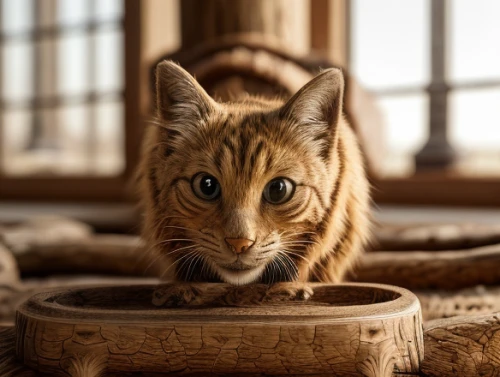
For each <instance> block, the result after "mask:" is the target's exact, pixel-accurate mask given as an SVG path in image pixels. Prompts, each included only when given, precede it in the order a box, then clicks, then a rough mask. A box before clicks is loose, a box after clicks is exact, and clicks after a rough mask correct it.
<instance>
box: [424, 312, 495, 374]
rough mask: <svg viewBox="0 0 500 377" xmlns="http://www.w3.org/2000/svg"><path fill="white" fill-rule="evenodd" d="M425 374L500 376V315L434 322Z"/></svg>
mask: <svg viewBox="0 0 500 377" xmlns="http://www.w3.org/2000/svg"><path fill="white" fill-rule="evenodd" d="M424 342H425V357H424V360H423V362H422V372H423V373H424V375H425V376H432V377H433V376H435V377H448V376H450V377H474V376H498V375H500V317H499V313H497V314H489V315H484V316H464V317H453V318H448V319H440V320H435V321H430V322H429V323H427V324H426V326H425V331H424Z"/></svg>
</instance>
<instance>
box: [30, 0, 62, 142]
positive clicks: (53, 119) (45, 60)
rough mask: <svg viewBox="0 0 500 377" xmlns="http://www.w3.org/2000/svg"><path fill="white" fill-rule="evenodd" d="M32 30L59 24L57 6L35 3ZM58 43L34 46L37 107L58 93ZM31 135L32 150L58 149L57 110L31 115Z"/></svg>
mask: <svg viewBox="0 0 500 377" xmlns="http://www.w3.org/2000/svg"><path fill="white" fill-rule="evenodd" d="M33 5H34V6H33V13H34V14H33V28H34V29H35V30H36V29H38V28H42V27H43V26H42V25H43V24H44V23H49V24H52V25H55V24H56V21H57V2H56V1H54V0H52V1H35V2H34V4H33ZM56 46H57V41H56V40H55V39H52V38H50V39H48V40H43V39H41V40H39V41H37V42H35V43H33V49H34V56H33V95H34V99H35V101H34V103H36V102H37V101H36V100H37V99H40V98H43V97H44V96H45V95H46V93H50V94H52V95H53V94H55V93H57V75H58V67H57V51H56V48H57V47H56ZM32 117H33V118H32V131H31V137H30V142H29V145H28V149H29V150H32V151H33V150H37V149H47V148H50V149H53V148H57V145H56V144H57V133H58V124H57V116H56V109H51V110H49V111H45V112H44V110H43V108H40V107H36V106H35V108H34V109H33V115H32Z"/></svg>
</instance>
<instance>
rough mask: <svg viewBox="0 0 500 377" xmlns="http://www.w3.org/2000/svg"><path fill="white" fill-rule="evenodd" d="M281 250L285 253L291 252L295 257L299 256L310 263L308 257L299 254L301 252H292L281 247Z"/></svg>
mask: <svg viewBox="0 0 500 377" xmlns="http://www.w3.org/2000/svg"><path fill="white" fill-rule="evenodd" d="M282 251H283V252H285V253H286V254H291V255H294V256H296V257H299V258H301V259H303V260H304V261H305V262H307V263H310V262H311V260H310V259H309V258H306V257H305V256H303V255H301V254H297V253H295V252H293V251H291V250H288V249H282Z"/></svg>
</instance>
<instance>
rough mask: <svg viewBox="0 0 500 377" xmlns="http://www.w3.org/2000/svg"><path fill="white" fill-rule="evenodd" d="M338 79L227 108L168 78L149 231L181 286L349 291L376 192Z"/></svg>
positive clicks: (148, 167) (334, 72)
mask: <svg viewBox="0 0 500 377" xmlns="http://www.w3.org/2000/svg"><path fill="white" fill-rule="evenodd" d="M343 90H344V80H343V75H342V72H341V71H340V70H339V69H328V70H325V71H323V72H322V73H320V74H319V75H318V76H317V77H315V78H314V79H313V80H311V81H310V82H309V83H308V84H306V85H305V86H304V87H303V88H302V89H301V90H300V91H299V92H297V93H296V94H295V95H294V96H293V97H292V98H290V99H289V100H288V101H286V102H284V103H283V102H282V101H280V100H277V99H276V100H268V99H263V98H257V97H250V96H248V97H245V98H243V99H241V100H240V101H235V102H231V103H219V102H216V101H215V100H214V99H212V98H211V97H210V96H209V95H208V94H207V93H206V92H205V91H204V90H203V88H202V87H201V86H200V85H199V84H198V83H197V82H196V80H195V79H194V78H193V77H192V76H190V75H189V74H188V73H187V72H186V71H184V70H183V69H182V68H181V67H179V66H178V65H176V64H174V63H172V62H169V61H163V62H161V63H160V64H159V65H158V67H157V71H156V101H157V119H156V120H155V122H154V123H155V125H156V126H157V127H150V129H148V131H147V134H146V138H145V143H144V149H143V156H142V162H141V172H142V175H141V197H142V199H143V201H144V203H143V204H144V209H145V224H144V233H145V237H146V239H147V240H148V241H149V245H150V247H151V249H152V250H154V253H156V255H157V256H158V257H160V256H162V258H164V259H165V260H166V261H167V264H168V267H167V268H165V271H164V276H163V277H164V278H165V279H167V280H171V281H184V282H196V281H199V282H212V281H220V282H226V283H229V284H232V285H245V284H248V283H266V284H272V283H278V282H310V281H320V282H340V281H341V280H342V278H343V277H344V274H345V273H346V271H348V270H349V268H350V267H351V266H352V264H353V263H354V262H355V261H356V260H357V259H358V257H359V255H360V252H361V251H362V249H363V245H364V243H365V242H366V241H367V237H368V234H369V226H370V221H369V200H370V199H369V186H368V182H367V179H366V175H365V171H364V166H363V161H362V156H361V153H360V149H359V147H358V143H357V141H356V137H355V135H354V133H353V131H352V130H351V128H350V127H349V125H348V123H347V122H346V120H345V119H344V117H343V114H342V106H343Z"/></svg>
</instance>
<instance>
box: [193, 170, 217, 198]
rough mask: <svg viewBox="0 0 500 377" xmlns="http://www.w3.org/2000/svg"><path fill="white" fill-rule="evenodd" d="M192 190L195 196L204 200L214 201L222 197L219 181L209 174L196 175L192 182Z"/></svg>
mask: <svg viewBox="0 0 500 377" xmlns="http://www.w3.org/2000/svg"><path fill="white" fill-rule="evenodd" d="M191 188H192V189H193V192H194V193H195V195H196V196H197V197H198V198H200V199H203V200H214V199H217V198H218V197H219V195H220V184H219V181H217V179H216V178H215V177H214V176H212V175H210V174H207V173H198V174H196V175H195V176H194V177H193V179H192V180H191Z"/></svg>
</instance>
